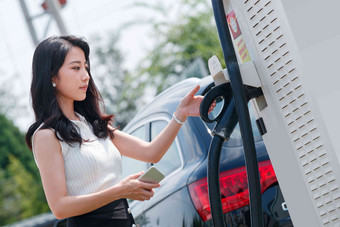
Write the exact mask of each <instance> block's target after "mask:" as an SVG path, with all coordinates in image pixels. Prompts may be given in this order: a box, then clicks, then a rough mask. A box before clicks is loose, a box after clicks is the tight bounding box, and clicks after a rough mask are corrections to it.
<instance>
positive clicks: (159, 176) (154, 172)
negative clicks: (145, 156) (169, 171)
mask: <svg viewBox="0 0 340 227" xmlns="http://www.w3.org/2000/svg"><path fill="white" fill-rule="evenodd" d="M164 177H165V176H164V175H163V173H161V172H160V171H159V170H158V169H156V167H154V166H151V167H150V168H149V169H148V170H147V171H145V173H144V174H143V175H142V176H140V177H139V178H138V180H140V181H143V182H148V183H159V182H161V180H163V178H164Z"/></svg>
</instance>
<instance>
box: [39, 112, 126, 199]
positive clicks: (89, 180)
mask: <svg viewBox="0 0 340 227" xmlns="http://www.w3.org/2000/svg"><path fill="white" fill-rule="evenodd" d="M77 115H78V117H79V118H80V121H72V122H73V123H74V124H75V125H76V126H77V127H78V128H79V131H80V134H81V136H82V138H83V139H84V141H89V142H83V143H82V145H81V147H79V144H78V143H74V144H72V145H71V146H70V145H68V144H67V143H66V142H64V141H60V145H61V152H62V155H63V158H64V168H65V176H66V186H67V193H68V195H71V196H76V195H87V194H90V193H94V192H98V191H102V190H104V189H107V188H109V187H111V186H113V185H115V184H117V183H118V182H119V181H120V180H121V172H122V168H121V155H120V153H119V151H118V149H117V148H116V147H115V146H114V145H113V143H112V141H111V140H110V138H109V137H107V138H106V139H100V138H97V137H96V136H95V135H94V134H93V131H92V127H91V125H90V124H89V123H88V122H87V121H86V120H85V118H84V117H83V116H81V115H80V114H78V113H77ZM41 126H42V125H41ZM41 126H40V127H41ZM40 127H39V128H40ZM39 128H38V129H37V130H36V131H38V130H39ZM35 133H36V132H34V134H33V136H32V150H33V154H34V144H33V137H34V135H35Z"/></svg>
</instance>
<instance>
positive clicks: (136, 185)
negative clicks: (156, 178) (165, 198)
mask: <svg viewBox="0 0 340 227" xmlns="http://www.w3.org/2000/svg"><path fill="white" fill-rule="evenodd" d="M142 174H143V172H140V173H136V174H132V175H130V176H127V177H126V178H125V179H123V180H122V181H120V182H119V183H118V184H121V186H122V187H124V189H125V190H124V198H127V199H132V200H139V201H144V200H149V199H150V198H151V197H152V196H153V195H154V191H153V188H158V187H159V186H160V184H159V183H149V182H143V181H140V180H138V178H139V177H140V176H141V175H142Z"/></svg>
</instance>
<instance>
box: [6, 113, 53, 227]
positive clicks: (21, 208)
mask: <svg viewBox="0 0 340 227" xmlns="http://www.w3.org/2000/svg"><path fill="white" fill-rule="evenodd" d="M46 211H49V208H48V206H47V203H46V200H45V196H44V192H43V189H42V185H41V182H40V177H39V173H38V170H37V167H36V165H35V163H34V159H33V156H32V152H31V151H30V150H29V149H28V148H27V147H26V144H25V140H24V135H23V133H21V132H20V131H19V129H18V128H17V127H16V126H15V125H14V124H13V123H12V122H11V121H10V120H8V119H7V117H6V116H4V115H3V114H0V226H2V225H5V224H9V223H12V222H15V221H18V220H21V219H24V218H27V217H30V216H33V215H36V214H40V213H43V212H46Z"/></svg>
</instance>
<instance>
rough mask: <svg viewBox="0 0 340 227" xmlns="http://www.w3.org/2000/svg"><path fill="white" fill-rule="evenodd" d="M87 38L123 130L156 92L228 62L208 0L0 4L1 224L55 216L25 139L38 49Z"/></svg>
mask: <svg viewBox="0 0 340 227" xmlns="http://www.w3.org/2000/svg"><path fill="white" fill-rule="evenodd" d="M62 34H72V35H76V36H81V37H84V38H85V39H86V40H87V41H88V42H89V44H90V47H91V54H90V59H91V72H92V76H93V78H94V80H95V82H96V84H97V86H98V87H99V90H100V91H101V94H102V96H103V98H104V102H105V108H106V112H107V113H108V114H114V115H115V124H116V126H120V127H121V128H123V127H124V126H125V125H126V124H127V123H128V122H129V119H131V118H132V117H133V116H134V114H135V113H136V112H137V111H138V110H139V109H140V108H141V107H142V106H144V105H145V104H146V103H148V102H149V101H150V100H151V99H152V98H153V97H154V96H155V95H156V94H158V93H159V92H161V91H162V90H164V89H165V88H167V87H169V86H170V85H172V84H174V83H175V82H178V81H180V80H182V79H185V78H187V77H203V76H207V75H208V71H207V60H208V59H209V58H210V57H211V56H212V55H214V54H215V55H217V56H218V57H219V58H220V59H223V57H222V52H221V50H220V44H219V40H218V36H217V30H216V27H215V22H214V19H213V15H212V8H211V5H210V1H209V0H165V1H164V0H163V1H157V0H152V1H150V0H143V1H142V0H139V1H137V0H125V1H119V0H97V1H91V0H46V1H44V0H0V226H3V225H8V224H12V223H15V222H17V221H20V220H23V219H26V218H29V217H32V216H35V215H38V214H42V213H46V212H49V208H48V205H47V203H46V200H45V196H44V193H43V190H42V186H41V182H40V177H39V172H38V170H37V167H36V166H35V163H34V159H33V156H32V153H31V152H30V150H29V149H28V148H27V147H26V144H25V142H24V135H25V133H26V131H27V129H28V127H29V126H30V125H31V124H32V123H33V121H34V116H33V111H32V109H31V107H30V97H29V89H30V82H31V61H32V56H33V52H34V49H35V46H36V45H37V44H38V43H39V42H40V41H42V40H44V39H45V38H47V37H49V36H53V35H62Z"/></svg>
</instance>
